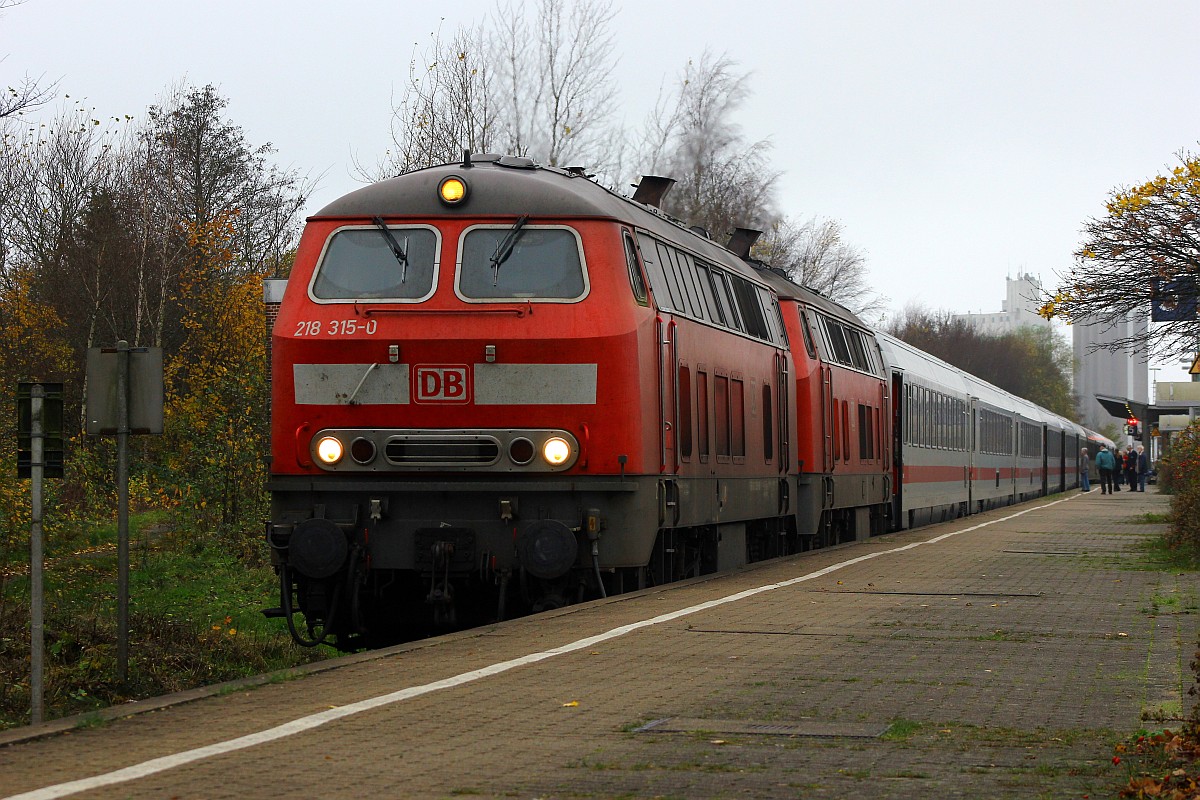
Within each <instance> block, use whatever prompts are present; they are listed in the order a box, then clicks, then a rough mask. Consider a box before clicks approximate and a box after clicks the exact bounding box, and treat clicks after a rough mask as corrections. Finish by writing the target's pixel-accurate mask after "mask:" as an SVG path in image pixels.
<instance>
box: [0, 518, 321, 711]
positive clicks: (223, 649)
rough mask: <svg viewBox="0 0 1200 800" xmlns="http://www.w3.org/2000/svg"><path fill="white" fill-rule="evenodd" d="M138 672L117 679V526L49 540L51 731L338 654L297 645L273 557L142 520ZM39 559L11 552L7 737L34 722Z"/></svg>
mask: <svg viewBox="0 0 1200 800" xmlns="http://www.w3.org/2000/svg"><path fill="white" fill-rule="evenodd" d="M130 531H131V533H130V578H129V586H130V589H129V595H130V602H129V621H130V628H131V630H130V634H129V661H128V676H127V680H125V681H119V680H118V679H117V677H116V676H117V668H116V667H117V652H116V651H117V645H116V618H117V611H116V608H117V558H116V525H115V524H113V523H108V524H106V525H102V526H95V525H90V524H82V523H71V524H66V525H58V526H56V527H55V531H54V535H53V536H49V537H47V545H46V569H45V677H44V686H45V692H44V697H45V715H44V716H45V719H47V720H50V719H56V718H60V717H64V716H69V715H73V714H81V713H86V712H89V711H94V710H97V709H100V708H104V707H106V706H110V705H116V704H120V703H124V702H127V701H130V700H137V699H142V698H147V697H155V696H159V695H163V694H168V693H171V692H176V691H181V690H184V689H191V688H195V687H198V686H205V685H209V684H213V683H220V682H222V681H227V680H232V679H235V678H240V677H245V676H249V675H257V674H260V673H263V672H269V671H272V670H277V669H284V668H287V667H291V666H295V665H298V664H302V663H306V662H309V661H314V660H319V659H322V658H325V657H328V656H329V655H330V654H332V652H333V651H331V650H330V649H328V648H316V649H315V650H306V649H304V648H300V647H297V646H295V645H294V644H292V641H291V638H290V637H289V635H288V633H287V630H286V628H285V626H284V624H283V621H282V620H278V619H272V620H268V619H266V618H265V617H263V616H262V614H261V613H259V612H260V610H261V609H262V608H265V607H267V606H273V605H276V604H277V603H278V590H277V584H276V579H275V575H274V573H273V571H272V570H271V568H270V566H269V565H268V564H267V563H266V562H265V560H264V555H265V547H264V548H263V553H261V554H259V555H258V556H257V557H255V556H254V555H252V554H249V553H247V554H244V555H245V557H240V556H238V555H236V554H235V552H234V551H233V550H231V549H230V548H229V547H228V546H226V545H227V543H226V542H224V541H222V540H221V539H220V538H216V537H213V538H208V537H204V536H198V535H195V534H192V533H188V532H181V531H179V530H176V529H175V527H174V526H173V525H172V523H171V520H170V518H169V517H168V515H167V514H166V512H163V511H154V512H145V513H140V514H135V515H132V516H131V524H130ZM29 619H30V617H29V554H28V552H13V551H12V550H11V549H9V550H6V551H4V552H0V729H4V728H11V727H17V726H21V725H25V724H28V722H29V719H30V630H29Z"/></svg>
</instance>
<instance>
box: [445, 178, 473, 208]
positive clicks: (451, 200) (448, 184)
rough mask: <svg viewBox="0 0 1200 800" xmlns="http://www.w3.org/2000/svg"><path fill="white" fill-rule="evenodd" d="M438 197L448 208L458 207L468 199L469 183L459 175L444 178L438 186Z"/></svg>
mask: <svg viewBox="0 0 1200 800" xmlns="http://www.w3.org/2000/svg"><path fill="white" fill-rule="evenodd" d="M438 197H439V198H440V199H441V201H442V202H443V203H445V204H446V205H448V206H456V205H458V204H459V203H461V202H462V201H463V200H466V199H467V182H466V181H464V180H463V179H462V178H460V177H458V176H457V175H450V176H448V177H445V178H442V182H441V183H439V184H438Z"/></svg>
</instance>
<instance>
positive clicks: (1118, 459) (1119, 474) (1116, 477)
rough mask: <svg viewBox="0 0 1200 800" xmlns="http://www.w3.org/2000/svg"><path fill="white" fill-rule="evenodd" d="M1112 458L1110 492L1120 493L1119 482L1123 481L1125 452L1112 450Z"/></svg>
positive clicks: (1118, 449)
mask: <svg viewBox="0 0 1200 800" xmlns="http://www.w3.org/2000/svg"><path fill="white" fill-rule="evenodd" d="M1112 457H1113V466H1112V476H1113V489H1112V490H1113V491H1114V492H1119V491H1121V481H1123V480H1125V451H1124V450H1122V449H1121V448H1119V447H1118V448H1116V449H1115V450H1113V454H1112Z"/></svg>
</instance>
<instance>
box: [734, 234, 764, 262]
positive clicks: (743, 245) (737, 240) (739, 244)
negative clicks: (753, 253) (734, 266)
mask: <svg viewBox="0 0 1200 800" xmlns="http://www.w3.org/2000/svg"><path fill="white" fill-rule="evenodd" d="M762 234H763V232H762V231H756V230H754V229H753V228H734V229H733V235H732V236H730V237H729V244H727V245H725V249H726V250H728V251H729V252H731V253H733V254H734V255H735V256H737V257H738V258H749V257H750V248H751V247H753V246H754V243H755V242H757V241H758V237H760V236H762Z"/></svg>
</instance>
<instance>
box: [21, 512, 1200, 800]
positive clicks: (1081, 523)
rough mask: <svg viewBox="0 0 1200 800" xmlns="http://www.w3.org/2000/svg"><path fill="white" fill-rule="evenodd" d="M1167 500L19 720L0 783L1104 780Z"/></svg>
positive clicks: (985, 783)
mask: <svg viewBox="0 0 1200 800" xmlns="http://www.w3.org/2000/svg"><path fill="white" fill-rule="evenodd" d="M1167 506H1168V503H1167V498H1164V497H1160V496H1159V495H1157V494H1154V493H1152V492H1148V493H1145V494H1133V493H1126V492H1122V493H1120V494H1116V495H1111V496H1106V495H1101V494H1100V493H1099V492H1098V491H1093V492H1091V493H1089V494H1082V495H1081V494H1079V493H1078V492H1071V493H1068V494H1067V495H1061V496H1057V497H1052V498H1049V499H1047V500H1043V501H1040V502H1037V503H1031V504H1027V505H1024V506H1019V507H1016V508H1013V509H1006V510H1000V511H994V512H989V513H987V514H982V515H979V516H975V517H971V518H969V519H965V520H960V521H958V522H955V523H950V524H945V525H939V526H933V527H929V528H924V529H920V530H917V531H913V532H909V533H903V534H895V535H890V536H886V537H878V538H875V539H872V540H871V541H869V542H865V543H860V544H852V545H845V546H842V547H838V548H834V549H831V550H826V551H821V552H817V553H810V554H805V555H802V556H797V557H792V558H788V559H783V560H779V561H774V562H769V563H767V564H763V565H759V566H757V567H754V568H751V569H746V570H743V571H740V572H737V573H735V574H732V575H727V576H723V577H720V578H713V579H705V580H699V581H694V582H691V583H688V584H683V585H674V586H671V587H668V588H665V589H661V590H649V591H646V592H642V593H638V594H636V595H625V596H622V597H619V598H612V599H609V600H605V601H597V602H595V603H590V604H587V605H583V606H577V607H574V608H571V609H566V610H563V611H559V612H553V613H551V614H544V615H541V616H538V617H530V618H526V619H521V620H514V621H511V622H507V623H504V624H501V625H495V626H490V627H487V628H483V629H478V630H475V631H471V632H467V633H462V634H456V635H453V636H447V637H442V638H439V639H433V640H428V641H425V642H420V643H415V644H411V645H405V646H403V647H399V648H394V649H391V650H388V651H380V652H376V653H371V654H366V655H362V656H354V657H350V658H346V659H338V660H336V661H333V662H327V663H325V664H323V665H321V668H320V669H319V670H314V671H312V673H311V674H307V675H303V676H300V677H296V678H295V679H291V680H283V679H280V678H276V679H274V680H273V681H269V682H265V683H263V682H260V683H262V685H259V686H257V687H248V688H247V687H236V686H226V687H219V688H217V689H213V690H209V691H206V692H196V693H192V694H190V695H189V696H187V697H179V698H165V699H163V700H160V701H157V702H155V703H147V704H132V705H131V706H129V707H126V708H123V709H119V710H115V711H114V712H113V713H114V714H117V713H119V712H129V713H131V714H132V715H131V716H127V717H123V718H120V719H115V720H112V721H109V722H107V723H105V724H103V725H100V726H97V727H88V728H74V729H70V730H66V731H63V730H62V729H63V728H64V727H66V726H67V725H69V724H70V723H58V724H57V725H53V724H52V725H49V726H43V727H42V728H40V729H29V728H27V729H21V730H20V731H16V732H9V733H8V734H6V735H5V736H4V739H3V740H2V741H7V742H8V744H7V745H6V746H4V747H0V797H10V796H19V797H27V798H53V797H84V798H118V797H120V798H163V797H172V798H289V799H294V798H361V797H387V798H396V797H405V798H408V797H413V798H449V797H463V796H468V797H517V798H581V797H582V798H611V797H627V798H652V797H664V798H730V797H754V798H775V797H778V798H796V797H806V798H807V797H830V798H857V797H862V798H872V799H873V800H874V799H875V798H881V797H883V798H888V797H894V798H913V797H939V798H945V797H970V798H979V797H988V798H1003V797H1013V798H1016V797H1020V798H1029V797H1083V796H1085V795H1090V796H1091V797H1093V798H1094V797H1101V796H1112V795H1113V794H1114V791H1113V787H1114V786H1116V785H1117V784H1119V783H1123V782H1124V780H1125V779H1126V778H1127V777H1128V776H1127V774H1126V773H1125V772H1124V770H1123V768H1121V767H1114V766H1113V765H1112V764H1111V761H1110V759H1111V756H1112V745H1113V744H1114V743H1115V742H1116V741H1117V740H1118V739H1121V738H1123V737H1125V736H1127V735H1129V734H1130V733H1133V732H1135V731H1136V730H1138V729H1139V728H1141V727H1146V728H1148V729H1153V728H1159V729H1161V728H1162V727H1163V726H1164V725H1170V724H1171V723H1169V722H1164V721H1160V720H1164V719H1168V718H1170V717H1178V716H1180V715H1181V714H1182V713H1183V710H1184V708H1185V705H1186V704H1187V703H1188V696H1187V694H1186V692H1187V689H1188V688H1189V687H1190V686H1191V685H1192V684H1193V682H1194V677H1193V675H1192V674H1191V672H1190V670H1189V667H1188V663H1189V662H1190V660H1191V658H1192V655H1193V653H1194V651H1195V649H1196V642H1197V619H1198V617H1197V609H1198V608H1200V596H1198V591H1197V589H1198V580H1200V577H1198V576H1197V575H1195V574H1191V573H1188V574H1176V573H1174V572H1170V571H1163V570H1162V569H1160V568H1158V567H1156V566H1154V565H1153V564H1152V563H1151V562H1150V559H1149V556H1148V555H1147V553H1146V550H1145V549H1144V544H1145V542H1146V541H1147V540H1148V539H1150V538H1152V537H1154V536H1156V535H1158V534H1160V533H1161V532H1162V531H1163V529H1164V526H1162V525H1158V524H1146V523H1145V521H1144V519H1145V515H1146V514H1147V513H1155V514H1160V513H1164V512H1165V511H1166V510H1167ZM238 688H245V690H244V691H237V689H238ZM183 700H187V701H188V702H182V701H183ZM176 701H179V702H176ZM135 712H140V713H135Z"/></svg>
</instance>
